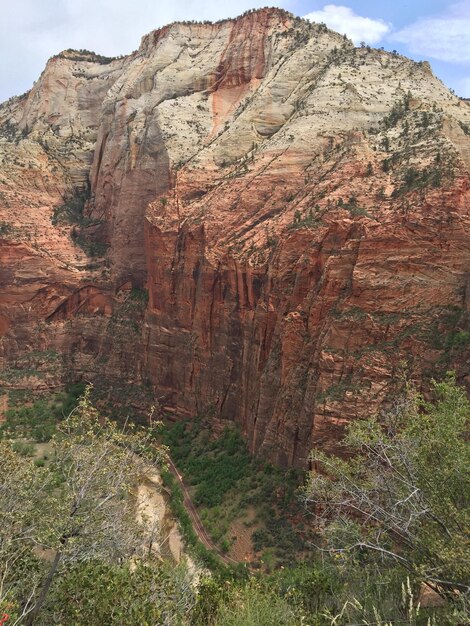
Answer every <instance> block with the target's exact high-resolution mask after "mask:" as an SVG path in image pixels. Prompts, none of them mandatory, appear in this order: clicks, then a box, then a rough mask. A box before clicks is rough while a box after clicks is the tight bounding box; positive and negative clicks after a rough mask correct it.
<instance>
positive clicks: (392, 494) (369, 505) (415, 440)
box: [305, 376, 470, 594]
mask: <svg viewBox="0 0 470 626" xmlns="http://www.w3.org/2000/svg"><path fill="white" fill-rule="evenodd" d="M434 394H435V399H436V402H435V403H434V404H432V403H428V402H425V401H424V400H423V399H422V398H421V397H420V396H419V395H418V394H417V393H416V392H414V391H413V390H409V392H408V394H407V396H406V398H405V399H404V400H403V401H401V402H399V403H398V404H397V405H396V406H395V409H394V410H393V411H390V412H389V413H388V414H387V415H386V416H384V417H383V418H381V419H379V418H373V419H369V420H366V421H358V422H355V423H353V424H352V425H351V426H350V428H349V430H348V434H347V437H346V439H345V442H344V445H345V446H346V447H347V448H348V449H349V451H354V452H356V454H355V455H354V456H352V457H350V458H346V459H341V458H338V457H331V456H328V455H326V454H324V453H323V452H321V451H319V450H314V451H313V452H312V455H311V460H312V462H313V463H314V465H315V467H316V470H314V471H313V472H311V474H310V477H309V479H308V482H307V486H306V489H305V499H306V501H307V503H310V504H313V505H314V508H315V512H316V515H317V523H318V524H320V526H321V527H323V528H324V532H325V537H326V539H327V542H328V546H329V549H330V550H331V551H333V552H337V553H338V554H341V553H343V554H344V553H345V552H347V553H351V552H357V553H363V552H364V551H373V552H376V553H377V554H378V555H379V556H380V558H386V559H392V560H393V561H395V562H396V563H397V564H399V565H401V566H403V567H404V568H405V569H406V570H407V571H408V572H409V573H410V574H412V575H413V576H415V577H417V578H420V579H421V580H423V581H427V582H429V583H431V584H433V585H434V587H435V588H436V589H438V590H444V591H447V593H449V594H452V593H456V592H457V593H462V592H464V593H468V591H469V584H470V566H469V558H468V556H469V554H470V532H469V531H470V508H469V499H470V445H469V441H468V426H469V418H470V405H469V402H468V400H467V397H466V395H465V392H464V390H462V389H460V388H459V387H458V386H457V385H456V383H455V380H454V378H453V377H452V376H449V377H448V378H447V380H445V381H443V382H441V383H434Z"/></svg>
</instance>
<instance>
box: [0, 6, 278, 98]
mask: <svg viewBox="0 0 470 626" xmlns="http://www.w3.org/2000/svg"><path fill="white" fill-rule="evenodd" d="M265 4H266V0H239V2H237V4H236V8H235V7H234V4H233V2H231V1H230V0H179V1H178V2H159V1H158V0H132V1H129V0H14V1H13V2H12V1H11V0H0V14H1V19H0V102H2V101H3V100H5V99H6V98H9V97H10V96H12V95H16V94H20V93H22V92H24V91H26V89H29V88H30V87H31V85H32V83H33V81H34V80H36V79H37V78H38V77H39V75H40V73H41V71H42V70H43V69H44V66H45V64H46V61H47V59H48V58H49V57H51V56H52V55H54V54H57V53H58V52H60V51H62V50H64V49H66V48H87V49H89V50H94V51H95V52H98V53H100V54H104V55H109V56H114V55H119V54H127V53H129V52H132V50H135V49H136V48H138V46H139V44H140V39H141V37H142V36H143V35H145V34H147V33H148V32H150V31H151V30H153V29H155V28H158V27H159V26H164V25H165V24H169V23H170V22H174V21H177V20H218V19H222V18H226V17H236V16H237V15H239V14H240V13H243V11H245V10H247V9H252V8H258V7H261V6H264V5H265Z"/></svg>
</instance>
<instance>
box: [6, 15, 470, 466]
mask: <svg viewBox="0 0 470 626" xmlns="http://www.w3.org/2000/svg"><path fill="white" fill-rule="evenodd" d="M0 124H1V128H0V132H1V136H0V167H1V173H0V238H1V239H0V263H1V272H2V275H1V300H0V336H1V339H0V364H1V365H2V368H3V373H2V372H0V376H1V378H2V380H1V381H0V382H2V384H3V386H5V387H8V386H15V385H17V386H18V385H21V384H24V372H25V371H27V372H28V375H29V376H30V377H31V376H32V377H33V378H34V377H35V378H34V379H35V381H36V382H35V384H36V385H37V386H39V387H41V386H51V385H55V384H60V382H61V381H63V378H64V372H65V371H66V370H71V371H72V372H74V375H75V376H81V377H86V378H87V379H94V380H99V381H103V380H108V381H111V382H112V383H113V384H114V385H115V386H116V385H118V384H140V383H142V382H145V383H146V384H147V385H149V384H150V385H151V386H152V388H153V390H154V392H155V395H156V397H158V399H159V401H160V402H161V403H162V404H163V405H164V406H165V407H166V409H167V410H169V411H173V412H174V413H176V414H178V415H179V414H185V415H187V414H196V413H207V412H210V413H213V414H214V415H216V416H217V417H222V418H226V419H231V420H235V421H236V422H238V423H239V424H240V425H241V427H242V429H243V431H244V433H245V435H246V438H247V441H248V443H249V445H250V448H251V449H252V450H253V451H254V452H258V451H261V452H263V453H265V454H267V455H268V456H269V457H270V458H271V459H273V460H274V461H276V462H280V463H283V464H288V465H297V466H304V465H305V464H306V460H307V455H308V451H309V450H310V448H311V447H312V446H313V445H321V446H324V447H332V446H333V447H334V446H335V445H336V442H337V440H338V437H340V436H341V433H342V432H343V429H344V425H345V424H346V423H347V422H348V421H350V420H352V419H356V418H360V417H364V416H367V415H369V414H370V413H372V412H374V411H376V410H377V409H378V408H379V407H380V406H382V405H383V404H384V403H385V404H386V403H387V402H389V401H390V399H391V398H392V397H393V395H394V394H396V391H397V389H399V387H400V385H401V384H402V380H403V375H404V374H407V375H408V376H410V377H411V378H412V379H413V380H415V381H417V383H418V384H419V385H423V389H424V390H425V389H426V381H428V380H429V379H430V377H431V376H432V375H439V374H440V373H442V372H443V371H445V370H446V369H448V368H450V367H453V368H455V369H456V370H457V372H458V376H459V379H460V380H461V381H462V382H464V383H466V384H467V385H470V370H469V368H470V360H469V343H470V332H469V329H468V314H469V307H470V282H469V276H470V235H469V233H470V230H469V226H470V218H469V206H470V203H469V200H470V191H469V166H470V140H469V134H470V106H469V103H468V101H464V100H461V99H459V98H458V97H456V96H455V95H453V94H451V93H450V92H449V91H448V89H447V88H446V87H445V86H444V85H443V84H442V83H441V82H440V81H439V80H438V79H436V78H435V77H434V76H433V74H432V71H431V69H430V67H429V65H428V64H427V63H421V64H420V63H415V62H413V61H411V60H409V59H406V58H405V57H402V56H400V55H392V54H390V53H387V52H384V51H382V50H376V49H370V48H355V47H354V46H353V45H352V43H351V42H350V41H348V40H346V39H344V38H343V37H342V36H340V35H338V34H336V33H333V32H332V31H329V30H327V29H326V28H325V27H323V26H321V25H312V24H309V23H307V22H305V21H303V20H300V19H298V18H294V17H293V16H291V15H290V14H288V13H285V12H283V11H280V10H277V9H270V10H265V9H263V10H260V11H254V12H251V13H249V14H247V15H244V16H242V17H240V18H238V19H236V20H226V21H223V22H220V23H217V24H189V23H188V24H181V23H178V24H173V25H170V26H167V27H165V28H162V29H160V30H157V31H154V32H152V33H150V34H149V35H147V36H145V37H144V38H143V39H142V43H141V46H140V48H139V50H137V51H136V52H135V53H133V54H132V55H130V56H128V57H123V58H121V59H114V60H110V59H102V58H99V57H97V56H96V55H93V54H85V53H82V52H81V53H76V52H73V51H67V52H65V53H62V54H61V55H58V56H57V57H56V58H53V59H51V60H50V61H49V63H48V65H47V67H46V69H45V70H44V72H43V74H42V76H41V78H40V79H39V80H38V82H37V83H36V85H35V86H34V88H33V89H32V90H31V92H29V93H28V94H26V95H25V96H23V97H20V98H16V99H12V100H11V101H9V102H8V103H5V104H3V105H2V106H1V107H0ZM80 194H81V195H80ZM85 195H86V197H87V200H86V202H84V201H82V200H80V198H82V199H83V198H84V197H85ZM72 197H74V198H75V199H77V198H78V200H77V201H76V202H75V205H74V204H73V201H72V202H71V198H72ZM64 199H65V201H64ZM64 203H65V205H67V206H70V205H71V204H72V206H75V209H73V210H72V213H73V215H72V218H73V219H68V218H67V219H64V215H65V213H64V210H63V209H61V208H60V207H63V205H64ZM80 203H81V204H80ZM77 206H78V210H77ZM67 210H68V209H67ZM67 215H69V214H67ZM69 217H70V215H69ZM145 289H147V290H148V303H147V302H146V297H145V291H144V290H145ZM51 354H53V355H54V359H52V361H51V359H49V358H48V357H47V356H44V355H51ZM28 384H31V380H29V383H28ZM118 386H119V385H118Z"/></svg>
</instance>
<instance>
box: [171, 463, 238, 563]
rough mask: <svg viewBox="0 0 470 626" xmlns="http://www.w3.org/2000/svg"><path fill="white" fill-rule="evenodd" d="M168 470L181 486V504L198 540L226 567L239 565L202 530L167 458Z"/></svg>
mask: <svg viewBox="0 0 470 626" xmlns="http://www.w3.org/2000/svg"><path fill="white" fill-rule="evenodd" d="M168 469H169V470H170V472H171V473H172V474H173V476H174V477H175V478H176V480H177V481H178V482H179V484H180V486H181V489H182V491H183V504H184V507H185V509H186V511H187V512H188V515H189V517H190V518H191V521H192V523H193V528H194V532H195V533H196V535H197V536H198V539H199V540H200V541H201V543H202V544H203V545H204V546H205V547H206V548H207V549H208V550H211V551H212V552H215V553H216V554H217V555H218V556H219V557H220V559H221V560H222V561H223V562H224V563H225V564H226V565H239V564H240V561H236V560H235V559H232V558H231V557H230V556H228V555H227V554H225V553H224V552H222V550H221V549H220V548H219V547H218V546H217V545H216V544H215V543H214V542H213V541H212V539H211V538H210V536H209V534H208V533H207V531H206V529H205V528H204V526H203V524H202V522H201V518H200V517H199V514H198V512H197V511H196V507H195V506H194V504H193V502H192V500H191V496H190V495H189V491H188V488H187V487H186V485H185V484H184V480H183V477H182V476H181V474H180V473H179V472H178V470H177V468H176V466H175V464H174V463H173V461H172V460H171V459H170V457H168Z"/></svg>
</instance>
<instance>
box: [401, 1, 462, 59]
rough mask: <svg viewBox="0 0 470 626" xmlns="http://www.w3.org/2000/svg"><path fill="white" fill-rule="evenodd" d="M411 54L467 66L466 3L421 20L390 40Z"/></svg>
mask: <svg viewBox="0 0 470 626" xmlns="http://www.w3.org/2000/svg"><path fill="white" fill-rule="evenodd" d="M390 39H391V40H393V41H398V42H400V43H403V44H406V45H407V46H408V48H409V50H410V51H411V52H412V53H413V54H420V55H423V56H429V57H432V58H434V59H438V60H440V61H448V62H450V63H468V62H470V3H469V2H467V1H466V0H465V1H464V2H458V3H456V4H452V5H451V6H450V7H449V8H448V10H447V11H446V12H445V13H442V14H440V15H434V16H431V17H425V18H421V19H419V20H417V21H416V22H414V23H413V24H410V26H406V27H405V28H403V29H402V30H400V31H398V32H397V33H393V35H392V36H391V37H390Z"/></svg>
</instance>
